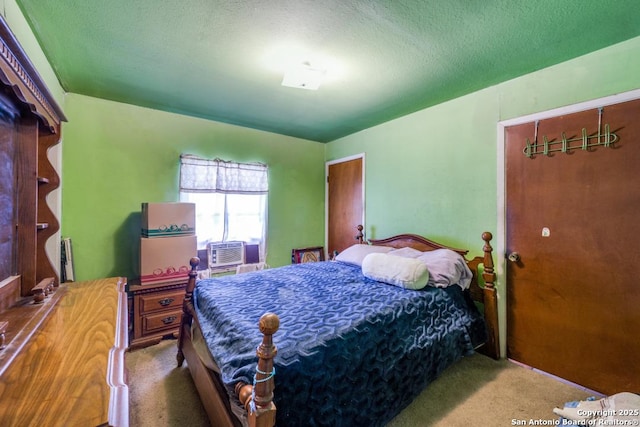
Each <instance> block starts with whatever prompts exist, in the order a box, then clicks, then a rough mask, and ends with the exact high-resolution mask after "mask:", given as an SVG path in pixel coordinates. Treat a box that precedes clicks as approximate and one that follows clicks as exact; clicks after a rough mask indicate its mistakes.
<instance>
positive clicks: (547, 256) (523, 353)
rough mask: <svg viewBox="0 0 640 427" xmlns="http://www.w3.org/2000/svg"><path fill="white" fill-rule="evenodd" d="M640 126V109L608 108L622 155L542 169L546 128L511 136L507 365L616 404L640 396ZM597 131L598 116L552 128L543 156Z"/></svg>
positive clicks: (517, 130) (580, 153) (510, 130)
mask: <svg viewBox="0 0 640 427" xmlns="http://www.w3.org/2000/svg"><path fill="white" fill-rule="evenodd" d="M639 115H640V101H632V102H626V103H621V104H616V105H612V106H608V107H605V108H604V109H603V111H602V116H601V129H602V131H603V132H604V125H605V124H607V123H608V124H610V126H611V132H614V133H615V134H616V135H617V136H618V140H617V141H616V142H615V143H614V144H613V145H612V146H611V147H605V146H603V145H600V146H596V147H591V148H587V149H586V150H583V149H582V143H581V141H577V142H573V143H571V144H572V145H574V146H575V145H576V144H577V145H578V146H579V148H577V149H573V150H568V151H567V152H564V153H563V152H561V151H560V152H549V154H548V155H545V154H542V153H541V154H538V155H535V156H532V157H531V158H529V157H527V156H525V155H524V153H523V149H524V148H525V146H526V140H527V138H528V139H529V140H530V141H531V142H533V141H534V135H535V134H536V131H535V123H527V124H521V125H516V126H512V127H507V128H506V129H505V141H506V157H505V159H506V205H507V218H506V224H507V236H506V252H507V255H511V259H512V260H507V262H506V273H507V355H508V357H510V358H512V359H514V360H516V361H519V362H522V363H525V364H527V365H529V366H532V367H534V368H538V369H540V370H542V371H545V372H549V373H551V374H554V375H557V376H559V377H562V378H565V379H567V380H569V381H572V382H575V383H578V384H581V385H583V386H586V387H588V388H590V389H593V390H596V391H599V392H602V393H606V394H611V393H617V392H620V391H626V390H632V391H634V390H636V391H637V390H640V364H639V363H638V361H637V355H638V354H640V340H639V339H638V331H639V330H640V309H638V307H640V285H638V265H640V243H639V242H640V240H639V238H638V236H640V221H638V218H639V214H640V183H639V179H640V172H639V171H640V169H639V167H640V122H639V121H638V120H637V117H638V116H639ZM598 123H599V113H598V109H595V110H589V111H584V112H580V113H575V114H569V115H566V116H560V117H555V118H551V119H547V120H542V121H540V122H539V125H538V132H537V134H538V138H537V139H538V144H539V146H538V150H539V151H544V136H547V139H548V141H554V142H555V143H556V144H550V146H549V148H551V147H553V148H561V147H562V144H561V141H562V133H563V132H564V133H565V137H566V139H572V138H580V139H581V138H582V129H583V128H585V129H586V130H587V134H588V135H589V136H593V135H595V134H597V133H598V132H597V131H598ZM603 139H604V137H603ZM595 142H597V139H596V138H590V139H589V144H593V143H595ZM515 253H517V254H518V255H519V260H517V256H516V255H515Z"/></svg>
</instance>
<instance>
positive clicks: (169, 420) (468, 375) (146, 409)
mask: <svg viewBox="0 0 640 427" xmlns="http://www.w3.org/2000/svg"><path fill="white" fill-rule="evenodd" d="M175 360H176V341H175V340H166V341H162V342H161V343H160V344H158V345H155V346H151V347H147V348H145V349H141V350H136V351H133V352H130V353H127V359H126V361H127V368H128V370H129V387H130V400H131V407H130V409H131V426H132V427H158V426H168V427H173V426H176V427H194V426H196V427H197V426H207V425H208V423H207V420H206V415H205V412H204V409H203V408H202V404H201V403H200V400H199V398H198V395H197V393H196V391H195V387H194V385H193V383H192V381H191V376H190V374H189V370H188V368H187V367H186V362H185V365H183V367H182V368H177V367H176V361H175ZM592 395H593V394H592V393H589V392H588V391H585V390H582V389H579V388H576V387H573V386H571V385H569V384H566V383H563V382H560V381H557V380H555V379H553V378H551V377H549V376H546V375H543V374H541V373H538V372H536V371H534V370H531V369H527V368H524V367H522V366H520V365H517V364H514V363H512V362H509V361H506V360H501V361H494V360H492V359H489V358H487V357H485V356H481V355H474V356H471V357H468V358H465V359H463V360H461V361H459V362H458V363H456V364H455V365H454V366H451V367H450V368H448V369H447V370H446V371H445V372H444V373H443V374H442V375H441V376H440V378H438V379H437V380H436V381H434V382H433V383H432V384H430V385H429V387H427V389H426V390H425V391H424V392H422V394H421V395H420V396H418V398H417V399H416V400H415V401H414V402H413V403H412V404H411V405H409V407H407V408H406V409H405V410H404V411H402V413H400V414H399V415H398V416H397V417H396V418H395V419H393V420H392V421H391V423H389V425H388V426H389V427H421V426H442V427H445V426H446V427H450V426H465V427H468V426H471V425H473V426H483V427H484V426H510V425H516V424H515V422H516V421H519V420H525V421H526V425H528V424H529V421H530V420H532V419H533V420H545V421H546V420H549V421H551V420H557V419H558V418H557V417H556V416H555V415H554V414H553V412H552V409H553V407H554V406H561V405H562V404H563V403H565V402H568V401H572V400H582V399H585V398H587V397H589V396H592Z"/></svg>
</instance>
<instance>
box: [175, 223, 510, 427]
mask: <svg viewBox="0 0 640 427" xmlns="http://www.w3.org/2000/svg"><path fill="white" fill-rule="evenodd" d="M359 230H361V228H359ZM356 238H357V239H358V242H357V243H356V244H355V245H354V247H353V248H349V249H347V250H345V251H344V252H343V254H339V255H338V256H337V257H336V259H335V260H331V261H321V262H315V263H302V264H293V265H290V266H284V267H279V268H274V269H268V270H262V271H257V272H251V273H245V274H241V275H232V276H223V277H218V278H213V279H203V280H199V281H197V280H196V278H197V271H196V268H197V265H198V262H199V260H198V258H193V259H192V260H191V267H192V270H191V272H190V273H189V283H188V286H187V289H186V295H185V300H184V305H183V308H184V313H183V316H182V324H181V327H180V336H179V339H178V355H177V361H178V365H179V366H182V364H183V362H184V361H185V360H186V361H187V366H188V368H189V370H190V372H191V376H192V378H193V380H194V383H195V385H196V388H197V390H198V393H199V395H200V398H201V400H202V403H203V406H204V408H205V411H206V412H207V415H208V417H209V420H210V422H211V425H213V426H225V427H231V426H243V425H248V426H251V427H253V426H258V427H266V426H273V425H276V424H277V425H278V426H282V427H285V426H299V425H306V426H313V425H318V426H322V425H327V426H341V425H345V426H359V425H363V426H365V425H366V426H377V425H380V426H382V425H385V424H386V423H387V422H388V421H390V420H391V419H392V418H393V417H394V416H395V415H397V414H398V413H399V412H400V411H401V410H402V409H404V408H405V407H406V406H407V405H408V404H409V403H410V402H411V401H412V400H413V399H414V398H415V397H416V396H417V395H418V394H419V393H420V392H421V391H422V390H423V389H424V388H425V387H426V386H427V385H428V384H429V383H430V382H432V381H433V380H434V379H435V378H437V376H438V375H439V374H440V373H441V372H442V371H444V369H446V368H447V367H448V366H450V365H452V364H453V363H455V362H456V361H458V360H459V359H461V358H462V357H465V356H467V355H469V354H472V353H473V352H474V351H478V352H481V353H483V354H485V355H487V356H489V357H493V358H496V359H497V358H499V347H498V345H499V344H498V343H499V339H498V319H497V300H496V291H495V288H494V281H495V274H494V271H493V260H492V254H491V252H492V248H491V245H490V240H491V238H492V236H491V233H489V232H485V233H483V234H482V239H483V241H484V245H483V256H481V257H475V258H473V259H471V260H466V259H464V258H463V257H464V256H465V255H466V254H467V253H468V251H467V250H464V249H456V248H451V247H447V246H445V245H441V244H439V243H436V242H433V241H431V240H428V239H426V238H424V237H421V236H417V235H414V234H402V235H398V236H394V237H391V238H387V239H380V240H370V241H369V242H368V244H364V243H363V241H362V234H361V232H360V231H359V233H358V236H356ZM379 248H381V249H379ZM403 248H411V249H403ZM352 249H353V250H356V252H355V256H354V257H352V258H350V255H348V254H351V255H354V252H353V250H352ZM367 251H371V252H375V253H372V254H368V253H367ZM378 251H380V253H378ZM365 253H367V254H366V256H365ZM441 253H446V254H447V257H452V256H453V257H455V256H457V257H458V258H460V259H461V260H462V263H463V264H464V266H465V267H464V271H466V272H467V273H464V272H462V273H461V276H462V278H461V280H460V282H463V281H465V282H468V283H467V284H466V285H465V286H462V285H459V284H458V283H449V285H440V284H437V283H436V284H435V285H434V284H433V283H431V282H429V285H427V286H424V287H421V288H420V289H411V287H412V285H413V283H418V282H419V281H420V280H426V279H425V275H424V274H421V273H420V274H417V273H416V274H413V276H411V279H410V280H408V279H406V278H404V279H403V280H404V281H402V280H400V279H398V277H400V276H398V275H397V274H395V276H394V277H395V279H394V278H389V277H386V276H385V277H381V276H380V274H382V273H380V272H379V271H376V268H379V266H380V265H383V264H384V262H387V261H392V262H394V263H398V264H397V265H401V268H403V269H404V270H405V271H408V269H409V266H410V268H411V269H417V270H415V271H418V270H419V271H422V270H420V268H421V267H418V264H419V263H418V262H416V260H418V259H420V260H422V258H420V257H426V258H425V259H429V258H430V257H432V256H434V255H436V254H438V256H440V254H441ZM341 255H344V257H342V258H341ZM389 257H391V258H389ZM438 259H440V258H438ZM373 260H375V262H373ZM456 262H457V260H456ZM394 265H396V264H394ZM429 268H432V267H431V266H430V267H429ZM433 268H434V269H435V268H436V267H433ZM456 268H457V269H458V270H456V271H462V270H460V268H459V263H458V264H457V267H456ZM411 271H412V273H415V271H414V270H411ZM396 273H397V272H396ZM434 273H435V270H434ZM466 275H468V277H464V276H466ZM382 276H384V274H382ZM392 276H393V275H392ZM418 276H419V277H418ZM426 276H428V277H429V280H434V278H435V279H436V280H437V279H438V275H437V274H427V275H426ZM456 277H457V278H460V277H459V276H456ZM480 277H482V279H483V280H479V279H480ZM416 278H418V279H419V280H418V279H416ZM414 279H416V281H415V282H414ZM466 279H468V280H466ZM394 280H396V282H394ZM398 280H400V281H398ZM448 280H449V281H451V279H448ZM481 283H482V285H481ZM410 285H411V286H410ZM430 285H431V286H430ZM420 286H423V285H420ZM463 288H464V289H463ZM274 335H275V339H274ZM274 341H275V342H276V343H277V346H276V345H275V344H274ZM256 347H257V348H256Z"/></svg>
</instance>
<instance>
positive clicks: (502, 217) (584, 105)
mask: <svg viewBox="0 0 640 427" xmlns="http://www.w3.org/2000/svg"><path fill="white" fill-rule="evenodd" d="M637 99H640V89H635V90H632V91H629V92H623V93H618V94H615V95H610V96H605V97H602V98H598V99H593V100H589V101H584V102H579V103H576V104H572V105H567V106H564V107H559V108H554V109H551V110H546V111H541V112H538V113H533V114H528V115H526V116H520V117H515V118H513V119H508V120H502V121H499V122H498V126H497V150H496V152H497V157H498V159H497V165H498V171H497V175H496V176H497V190H498V191H497V213H498V223H497V224H496V240H495V245H496V252H495V253H496V258H497V260H496V264H495V268H496V273H497V276H498V283H501V284H503V285H501V286H500V287H499V291H498V323H499V330H500V354H501V357H505V356H506V354H507V339H506V337H507V333H506V330H507V317H506V316H507V299H506V292H507V277H506V242H507V205H506V197H507V192H506V191H507V189H506V184H505V183H506V145H505V137H504V132H505V128H507V127H509V126H515V125H520V124H523V123H529V122H533V121H536V120H545V119H550V118H553V117H557V116H561V115H567V114H573V113H578V112H581V111H586V110H591V109H596V108H599V107H606V106H608V105H613V104H619V103H622V102H627V101H634V100H637ZM500 290H502V292H500Z"/></svg>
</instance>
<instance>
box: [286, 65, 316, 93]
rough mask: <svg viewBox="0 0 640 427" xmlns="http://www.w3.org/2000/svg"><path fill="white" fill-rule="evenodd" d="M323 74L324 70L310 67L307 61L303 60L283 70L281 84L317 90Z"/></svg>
mask: <svg viewBox="0 0 640 427" xmlns="http://www.w3.org/2000/svg"><path fill="white" fill-rule="evenodd" d="M325 74H326V71H325V70H323V69H321V68H315V67H312V66H311V64H310V63H309V62H303V63H302V64H296V65H293V66H291V67H290V68H289V69H288V70H286V71H285V73H284V78H283V79H282V86H288V87H295V88H299V89H308V90H317V89H318V88H319V87H320V84H321V83H322V80H323V79H324V76H325Z"/></svg>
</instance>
